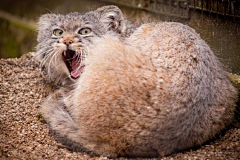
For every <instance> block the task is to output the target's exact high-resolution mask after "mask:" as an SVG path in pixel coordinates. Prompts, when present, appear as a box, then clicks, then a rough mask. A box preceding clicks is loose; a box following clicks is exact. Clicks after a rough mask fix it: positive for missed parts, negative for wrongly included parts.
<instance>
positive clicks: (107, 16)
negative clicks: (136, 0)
mask: <svg viewBox="0 0 240 160" xmlns="http://www.w3.org/2000/svg"><path fill="white" fill-rule="evenodd" d="M96 13H97V16H98V18H99V20H100V21H101V22H102V23H103V25H105V26H106V27H107V28H108V29H109V30H113V31H116V32H121V29H122V27H123V26H122V22H123V20H124V18H123V14H122V11H121V10H120V9H119V8H118V7H117V6H114V5H110V6H104V7H100V8H98V9H97V10H96Z"/></svg>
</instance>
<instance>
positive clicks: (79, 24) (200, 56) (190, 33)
mask: <svg viewBox="0 0 240 160" xmlns="http://www.w3.org/2000/svg"><path fill="white" fill-rule="evenodd" d="M99 11H101V14H102V15H103V16H95V15H98V14H99ZM119 13H120V14H119ZM90 15H91V16H90ZM108 15H111V16H112V17H111V18H110V19H109V18H106V17H108ZM119 15H121V16H122V13H121V10H120V9H119V8H117V7H115V6H105V7H103V8H99V9H97V10H96V11H91V12H87V13H85V14H80V13H78V14H77V13H74V14H68V15H66V16H63V15H58V16H57V15H51V16H49V15H43V17H41V18H40V21H39V35H38V41H39V44H38V47H37V49H38V51H37V55H41V56H44V55H45V56H47V57H50V56H51V57H53V58H52V59H53V60H46V58H43V61H44V62H42V63H44V64H46V65H48V66H50V67H47V69H49V72H48V74H50V77H52V75H57V76H58V77H61V76H60V75H67V76H65V78H66V77H68V78H69V79H73V80H72V82H71V83H70V85H69V86H71V87H69V86H68V85H66V86H63V87H62V88H60V89H59V90H57V91H56V92H55V93H53V94H51V95H49V96H48V98H47V99H46V100H45V101H44V102H43V104H42V106H41V110H40V112H41V113H42V115H43V117H44V118H45V120H46V121H47V122H48V123H49V125H50V127H51V128H52V129H53V130H55V131H56V132H58V133H59V134H60V135H61V136H64V137H67V138H69V139H71V140H73V141H76V142H78V143H79V144H80V145H82V146H83V147H85V148H87V149H88V150H91V151H93V152H95V153H96V154H98V155H102V156H107V157H111V158H115V157H118V156H130V157H155V156H160V157H162V156H166V155H170V154H172V153H175V152H179V151H182V150H185V149H188V148H191V147H195V146H199V145H201V144H203V143H204V142H206V141H207V140H209V139H210V138H212V137H214V136H215V135H216V134H218V133H219V132H220V131H221V130H222V129H224V128H225V127H226V126H227V125H229V124H230V123H231V121H232V119H233V117H234V111H235V104H236V101H237V90H236V89H235V88H234V87H233V85H232V84H231V82H230V80H229V79H228V77H227V75H226V73H225V71H224V70H223V67H222V65H221V64H220V62H219V61H218V59H217V57H216V56H215V55H214V53H213V52H212V50H211V49H210V48H209V46H208V45H207V44H206V42H204V41H203V40H202V39H201V38H200V36H199V34H197V33H196V32H195V30H194V29H192V28H190V27H188V26H186V25H183V24H180V23H176V22H158V23H146V24H142V25H140V26H138V27H134V25H132V24H131V23H130V22H128V21H127V20H125V19H123V18H122V17H121V18H119V17H118V16H119ZM88 16H90V17H88ZM56 17H59V18H56ZM83 17H84V18H83ZM93 17H94V18H93ZM95 18H99V19H98V22H99V23H98V24H97V25H96V26H95V24H96V22H95V20H96V19H95ZM101 18H103V19H101ZM73 19H74V21H72V20H73ZM75 19H78V20H75ZM75 22H76V23H75ZM86 22H88V23H87V24H88V25H85V24H86ZM53 24H55V25H53ZM90 24H91V25H90ZM113 24H114V25H113ZM120 24H121V25H120ZM51 25H53V26H52V27H51ZM64 26H67V27H66V29H65V30H63V29H62V28H64ZM98 26H100V28H101V29H102V30H104V31H102V32H99V30H100V29H99V27H98ZM95 27H96V28H95ZM104 27H107V28H104ZM128 27H129V28H128ZM49 28H51V29H52V30H50V29H49ZM55 28H57V29H59V28H61V29H62V31H61V32H66V33H67V32H68V29H69V30H70V31H71V29H72V28H76V30H77V31H78V29H79V28H80V35H81V36H83V35H84V36H83V37H81V39H80V38H79V39H80V40H79V39H78V41H75V40H74V39H73V40H72V41H68V42H64V40H62V39H63V37H64V36H61V35H63V34H64V33H62V34H61V35H60V36H59V37H57V38H56V39H55V36H52V35H51V34H52V33H53V34H54V32H60V31H59V30H56V29H55ZM83 29H86V30H83ZM95 29H96V30H97V31H95ZM98 29H99V30H98ZM82 32H83V34H82ZM98 33H102V34H98ZM52 37H53V38H54V39H52ZM76 37H77V36H76ZM79 41H80V42H81V43H79ZM58 45H61V46H64V47H63V48H64V49H66V48H69V49H71V47H72V48H74V45H76V46H78V48H77V47H76V52H77V53H74V54H75V55H76V54H77V56H82V55H81V54H84V58H82V59H81V58H80V59H81V60H78V61H76V62H72V65H75V64H74V63H77V64H76V65H77V69H73V70H74V72H76V73H69V69H68V68H69V66H68V64H66V65H65V62H64V61H65V59H71V57H69V53H66V54H67V56H65V55H64V54H65V53H64V49H62V50H59V51H58V50H57V51H55V50H54V49H51V50H50V52H48V50H47V49H45V48H50V47H52V48H54V47H57V46H58ZM71 45H72V46H71ZM67 46H68V47H67ZM52 50H53V51H52ZM81 50H84V51H82V52H81ZM66 52H72V51H68V50H67V51H66ZM71 54H72V53H71ZM62 55H63V56H62ZM58 56H59V57H58ZM55 57H56V60H55ZM65 57H67V58H65ZM73 59H75V57H73ZM45 61H46V62H45ZM72 61H74V60H72ZM55 62H56V63H55ZM51 63H52V64H51ZM58 64H59V65H58ZM73 68H74V67H73ZM69 74H70V75H71V76H68V75H69ZM62 77H64V76H62ZM62 77H61V78H60V79H62Z"/></svg>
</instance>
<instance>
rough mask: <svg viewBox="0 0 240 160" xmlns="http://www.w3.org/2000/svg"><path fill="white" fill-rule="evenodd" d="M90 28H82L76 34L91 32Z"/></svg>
mask: <svg viewBox="0 0 240 160" xmlns="http://www.w3.org/2000/svg"><path fill="white" fill-rule="evenodd" d="M91 32H92V30H91V29H90V28H82V29H80V30H79V31H78V34H81V35H87V34H89V33H91Z"/></svg>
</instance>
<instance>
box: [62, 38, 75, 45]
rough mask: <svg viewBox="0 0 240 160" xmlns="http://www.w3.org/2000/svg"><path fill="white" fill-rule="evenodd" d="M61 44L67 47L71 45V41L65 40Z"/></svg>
mask: <svg viewBox="0 0 240 160" xmlns="http://www.w3.org/2000/svg"><path fill="white" fill-rule="evenodd" d="M63 43H64V44H66V45H67V46H68V45H70V44H72V43H73V41H72V40H71V39H65V40H64V41H63Z"/></svg>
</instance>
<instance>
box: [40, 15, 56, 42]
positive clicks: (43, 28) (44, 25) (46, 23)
mask: <svg viewBox="0 0 240 160" xmlns="http://www.w3.org/2000/svg"><path fill="white" fill-rule="evenodd" d="M56 16H57V15H56V14H49V13H48V14H44V15H42V16H41V17H40V18H39V21H38V37H37V41H38V42H40V41H41V40H42V39H43V38H44V37H45V36H46V34H47V32H48V31H50V29H51V25H52V21H54V20H55V18H56Z"/></svg>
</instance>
